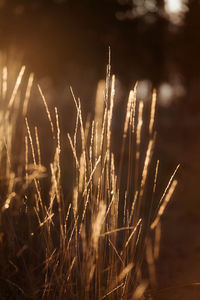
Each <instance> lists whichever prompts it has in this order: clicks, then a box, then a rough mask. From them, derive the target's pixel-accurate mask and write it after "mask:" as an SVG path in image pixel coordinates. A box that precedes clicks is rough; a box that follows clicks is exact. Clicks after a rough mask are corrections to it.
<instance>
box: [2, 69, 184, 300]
mask: <svg viewBox="0 0 200 300" xmlns="http://www.w3.org/2000/svg"><path fill="white" fill-rule="evenodd" d="M107 70H108V72H107V79H106V82H104V81H101V82H100V83H99V85H98V90H97V96H96V104H95V110H94V111H95V113H94V118H93V120H92V119H91V118H87V121H86V123H85V124H84V122H83V116H82V109H81V102H80V99H76V97H75V95H74V93H73V90H72V89H71V92H72V98H73V100H74V104H75V109H76V114H77V117H76V122H75V130H74V134H73V135H72V134H69V133H67V132H64V130H65V129H63V128H61V127H60V121H59V114H60V113H59V112H58V109H57V108H56V107H55V108H54V110H53V109H51V108H49V107H48V105H47V100H46V99H45V96H44V94H43V92H42V89H41V88H40V86H39V85H38V89H39V93H40V95H41V98H42V101H43V104H44V106H45V110H46V113H47V116H48V120H49V124H50V128H51V131H52V136H53V138H52V149H54V159H53V161H49V164H48V165H46V166H43V163H42V152H43V149H42V147H41V143H40V139H39V136H40V130H44V128H43V129H41V128H38V126H35V127H34V126H32V124H31V123H30V122H29V116H28V113H27V111H28V104H29V97H30V93H31V87H32V85H33V84H34V82H33V78H34V77H33V74H30V76H29V77H28V82H27V87H26V89H25V90H26V92H25V95H24V99H25V100H24V101H23V102H22V105H21V106H20V104H19V102H18V103H16V102H17V97H18V94H19V89H20V84H21V83H22V80H23V75H24V72H25V67H22V68H21V70H20V73H19V76H18V78H17V81H16V83H15V85H14V89H13V92H12V93H11V97H10V99H6V94H7V90H8V82H7V79H8V72H7V68H6V67H4V68H3V71H2V77H1V87H2V88H1V101H2V103H3V104H4V105H2V108H1V111H0V116H1V119H0V164H1V168H0V185H1V191H2V192H1V211H0V228H1V232H0V263H1V271H0V278H2V279H1V281H2V282H1V284H0V286H1V287H2V288H1V295H3V297H5V298H6V297H7V298H9V297H15V299H18V298H19V299H21V298H23V297H25V298H26V297H32V298H34V299H36V298H37V299H40V298H44V299H143V298H142V297H145V293H146V291H147V290H148V286H150V287H152V288H155V287H156V268H155V261H156V260H157V258H158V256H159V243H160V236H161V228H160V224H161V223H160V222H161V217H162V214H163V212H164V210H165V208H166V205H167V204H168V202H169V200H170V198H171V196H172V194H173V192H174V190H175V187H176V184H177V181H176V180H175V179H174V176H175V174H176V172H177V169H176V170H175V172H174V174H173V175H172V177H171V179H170V181H169V184H168V185H167V188H166V190H165V191H164V193H163V196H162V197H161V200H160V201H157V203H159V205H158V207H157V209H155V210H153V211H152V209H149V207H150V208H152V207H154V206H155V203H156V202H155V203H154V204H153V203H151V202H149V203H150V205H148V206H146V202H147V201H151V199H154V198H155V190H156V185H157V177H158V168H159V161H157V163H156V167H155V176H154V178H153V179H151V178H150V176H149V170H150V168H151V163H152V156H153V149H154V146H155V130H154V119H155V111H156V92H155V91H154V92H153V98H152V104H151V109H150V113H149V117H148V120H149V121H148V122H149V127H148V132H147V133H145V132H144V129H143V122H144V118H143V116H144V115H143V113H144V109H143V108H144V103H143V102H142V101H140V102H139V103H138V101H137V99H136V87H137V84H136V85H135V87H134V89H133V90H131V91H130V94H129V98H128V102H127V108H126V115H125V120H124V125H123V122H122V128H123V130H122V139H121V146H120V147H119V145H120V142H119V141H120V139H118V145H115V144H114V140H113V127H114V126H115V122H119V120H116V118H115V110H114V108H115V105H116V104H115V76H114V75H113V76H111V74H110V65H108V68H107ZM18 101H19V100H18ZM14 107H15V109H14ZM20 107H21V108H20ZM20 109H21V110H20ZM24 117H25V122H24V121H23V118H24ZM21 123H24V124H25V126H22V127H23V130H22V132H21V134H20V135H19V132H18V131H17V126H18V125H17V124H21ZM63 132H64V136H65V138H66V141H65V142H67V143H66V144H67V145H69V146H70V148H71V150H72V155H73V156H72V157H73V160H74V161H73V171H72V174H73V186H71V196H69V195H68V196H66V195H65V193H64V192H63V190H64V186H63V184H66V185H67V182H66V181H67V178H63V177H62V176H63V175H62V160H63V159H65V160H67V161H69V165H72V163H71V158H70V157H71V156H70V155H69V156H66V157H64V158H63V157H61V153H62V152H64V148H63V139H62V137H63ZM144 136H148V139H147V141H146V143H145V144H146V145H147V147H146V151H144V150H143V147H142V146H141V141H142V139H144ZM67 138H68V139H67ZM17 142H19V144H20V146H18V147H20V149H21V150H20V151H21V152H20V153H22V155H21V156H20V158H18V160H17V161H16V159H15V160H14V154H15V150H16V149H15V147H16V145H17V144H16V143H17ZM120 148H121V149H120ZM118 153H121V155H120V161H117V159H116V157H117V154H118ZM144 153H145V154H144ZM143 157H144V158H143ZM177 168H178V167H177ZM47 181H48V182H47ZM149 181H150V185H152V194H151V195H146V187H147V185H148V184H149V183H148V182H149ZM44 182H46V184H45V183H44ZM63 182H64V183H63ZM48 186H49V188H48V191H47V187H48ZM146 207H148V209H147V208H146ZM145 245H147V246H146V251H145ZM145 253H146V254H145ZM145 256H146V259H147V263H148V266H149V278H146V279H145V280H144V279H143V275H142V273H143V269H142V262H143V260H144V258H145ZM3 278H4V279H3ZM144 299H145V298H144Z"/></svg>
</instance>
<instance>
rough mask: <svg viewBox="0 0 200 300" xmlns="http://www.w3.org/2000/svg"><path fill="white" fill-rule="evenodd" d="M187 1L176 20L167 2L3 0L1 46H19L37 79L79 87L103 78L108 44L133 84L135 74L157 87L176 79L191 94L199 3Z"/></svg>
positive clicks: (199, 46)
mask: <svg viewBox="0 0 200 300" xmlns="http://www.w3.org/2000/svg"><path fill="white" fill-rule="evenodd" d="M182 2H183V4H184V14H183V13H182V22H181V23H180V24H179V23H173V22H171V20H170V18H169V15H167V13H166V10H165V5H166V1H164V0H140V1H138V0H118V1H117V0H102V1H94V0H84V1H82V0H76V1H75V0H43V1H39V0H29V1H27V0H15V1H12V0H7V1H5V0H1V1H0V47H1V49H6V50H7V49H8V48H9V47H10V46H11V45H12V46H13V45H14V46H15V47H16V48H17V50H19V51H22V52H23V60H24V62H25V63H26V65H28V66H30V68H31V69H32V70H33V71H34V72H35V73H36V76H38V77H44V76H51V77H53V78H54V79H57V80H58V81H59V80H61V79H64V80H65V82H68V83H70V84H75V85H76V82H77V86H78V85H79V86H80V81H81V80H83V78H87V80H88V82H89V83H90V81H91V82H93V83H95V84H96V82H97V80H98V79H99V78H103V77H104V75H105V74H104V73H105V65H106V63H107V50H108V46H111V49H112V68H113V72H114V73H116V75H117V76H119V78H120V79H121V80H122V81H124V83H126V85H128V86H129V87H130V85H131V84H132V83H133V82H134V80H136V79H139V80H140V79H150V80H151V81H152V82H153V84H154V86H158V85H159V84H160V83H162V82H164V81H167V82H171V81H173V80H177V79H174V78H178V80H179V81H181V82H182V84H184V86H185V87H186V89H188V90H189V91H190V92H188V93H190V94H191V93H194V92H192V91H193V90H194V89H195V88H196V85H198V84H197V83H194V80H195V82H198V78H199V70H200V66H199V64H200V62H199V59H198V56H199V50H200V39H199V37H198V36H199V30H198V28H199V12H200V4H199V1H197V0H192V1H189V2H188V4H187V3H186V2H185V1H182ZM186 6H187V7H186ZM94 66H95V67H94ZM94 69H95V70H94ZM194 85H195V87H194ZM196 94H197V93H196ZM192 96H193V95H192ZM192 96H191V95H189V94H186V97H187V99H188V97H189V98H191V97H192ZM186 97H185V98H186Z"/></svg>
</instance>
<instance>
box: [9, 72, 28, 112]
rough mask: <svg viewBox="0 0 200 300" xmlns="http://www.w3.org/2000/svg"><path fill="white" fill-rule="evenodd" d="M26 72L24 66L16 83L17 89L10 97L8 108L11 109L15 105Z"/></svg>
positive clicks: (15, 88)
mask: <svg viewBox="0 0 200 300" xmlns="http://www.w3.org/2000/svg"><path fill="white" fill-rule="evenodd" d="M24 71H25V66H22V68H21V70H20V72H19V75H18V77H17V81H16V83H15V87H14V89H13V92H12V95H11V97H10V101H9V103H8V108H11V107H12V105H13V103H14V100H15V97H16V95H17V92H18V89H19V86H20V83H21V81H22V77H23V75H24Z"/></svg>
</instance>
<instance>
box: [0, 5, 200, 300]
mask: <svg viewBox="0 0 200 300" xmlns="http://www.w3.org/2000/svg"><path fill="white" fill-rule="evenodd" d="M199 35H200V1H199V0H101V1H99V0H96V1H95V0H0V52H1V56H0V57H1V60H2V62H0V64H1V65H2V64H8V65H10V68H12V64H14V62H16V61H17V62H18V63H19V64H25V65H26V66H27V68H28V70H29V71H31V72H34V73H35V77H36V80H37V81H38V82H39V83H40V85H41V87H42V88H43V90H44V93H45V95H46V96H47V98H48V97H49V99H51V101H52V102H53V103H54V104H55V103H56V105H57V106H58V108H59V109H60V110H61V109H63V115H64V117H63V119H65V120H66V119H68V118H69V115H70V113H71V112H70V109H71V108H70V105H68V104H67V101H68V99H69V98H70V101H71V102H72V100H71V97H70V94H69V86H72V87H73V89H74V91H75V94H76V95H78V96H80V97H81V100H82V103H83V107H84V109H85V110H86V111H87V110H89V109H90V108H89V106H90V105H91V103H92V101H94V99H95V93H96V87H97V82H98V81H99V80H100V79H103V78H105V75H106V64H107V63H108V48H109V47H110V48H111V66H112V73H114V74H116V77H117V93H118V94H117V95H118V96H117V100H118V101H119V102H120V103H123V101H124V102H126V100H127V96H128V92H129V89H130V88H133V85H134V84H135V82H136V80H138V81H139V85H138V97H139V98H141V99H143V100H144V101H149V99H150V98H151V93H152V89H153V88H156V89H157V92H158V107H157V110H158V115H157V131H158V140H157V149H156V151H157V156H158V158H159V159H160V161H161V171H162V172H161V174H162V176H161V179H160V180H161V183H162V182H167V180H168V179H169V177H170V172H171V170H173V169H174V167H175V166H176V165H177V164H178V163H180V164H181V170H180V172H179V187H178V190H177V192H176V194H175V197H174V199H173V201H172V203H171V204H170V205H169V208H168V211H167V213H166V215H165V216H164V218H163V238H162V243H161V257H160V263H159V266H158V274H159V276H158V277H159V286H160V289H161V290H162V288H164V287H167V286H172V287H173V289H169V290H167V291H165V295H163V294H162V291H161V296H160V297H161V298H160V299H165V297H166V299H191V298H190V296H189V295H191V290H190V287H186V290H184V288H183V289H181V290H182V291H180V288H179V286H180V285H187V284H190V283H191V282H197V281H200V271H199V270H200V262H199V259H200V235H199V229H200V199H199V182H200V156H199V153H200V58H199V53H200V36H199ZM32 101H34V99H32ZM35 101H36V100H35ZM36 112H37V108H36ZM70 116H71V115H70ZM66 130H67V129H66ZM162 177H163V178H164V177H165V179H163V178H162ZM165 180H166V181H165ZM196 289H197V290H195V291H193V293H197V294H198V292H199V291H198V289H199V288H196ZM183 290H184V291H183ZM172 291H173V292H172ZM167 293H172V294H173V296H172V295H171V294H170V296H169V294H167ZM181 293H182V294H184V295H182V294H181ZM187 293H188V294H187ZM180 295H182V296H180ZM169 297H170V298H169ZM180 297H182V298H180ZM183 297H185V298H183ZM194 299H197V298H194ZM198 299H199V298H198Z"/></svg>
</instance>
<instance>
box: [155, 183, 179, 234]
mask: <svg viewBox="0 0 200 300" xmlns="http://www.w3.org/2000/svg"><path fill="white" fill-rule="evenodd" d="M177 183H178V182H177V180H174V181H173V182H172V185H171V187H170V189H169V191H168V193H167V194H166V196H165V199H164V201H163V204H162V205H161V206H160V209H159V211H158V215H157V217H156V218H155V220H154V221H153V223H152V224H151V229H154V228H155V227H156V226H157V225H158V223H159V221H160V218H161V216H162V214H163V213H164V210H165V208H166V206H167V204H168V202H169V200H170V199H171V196H172V195H173V193H174V190H175V188H176V186H177Z"/></svg>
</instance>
